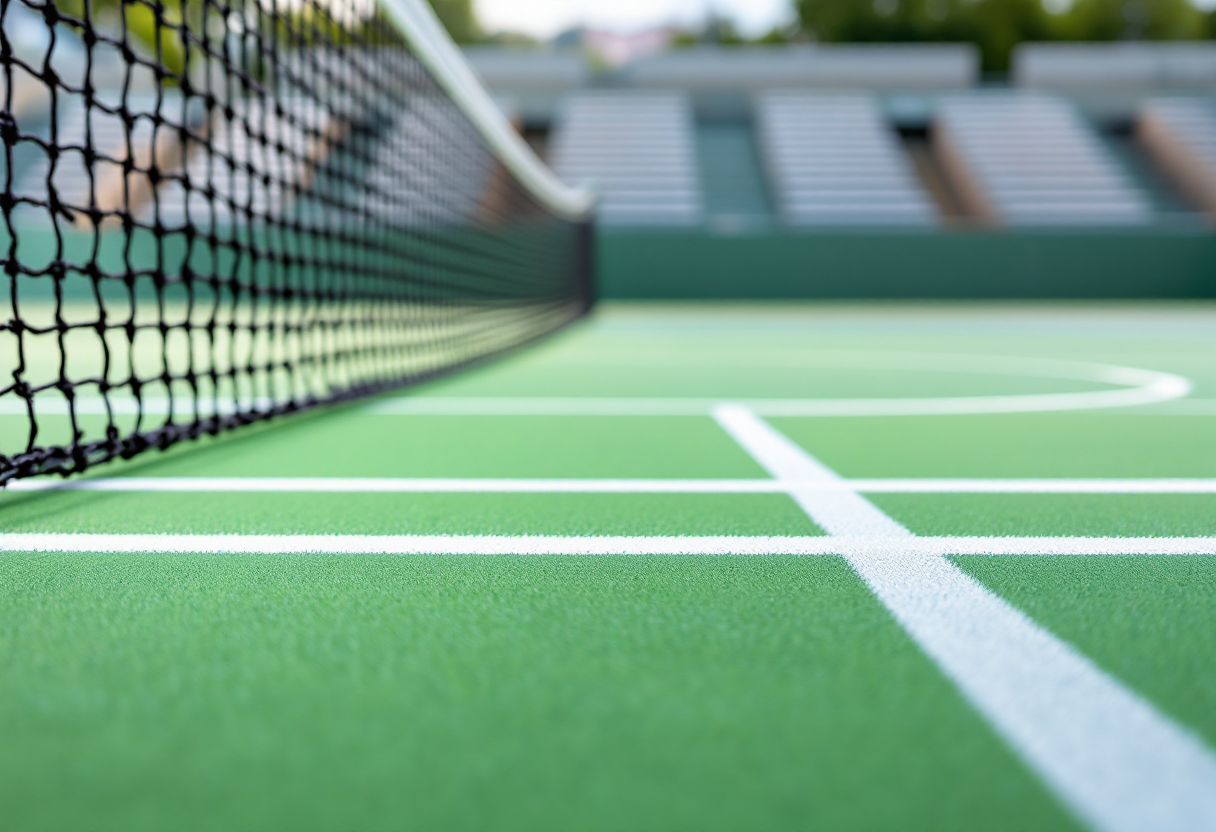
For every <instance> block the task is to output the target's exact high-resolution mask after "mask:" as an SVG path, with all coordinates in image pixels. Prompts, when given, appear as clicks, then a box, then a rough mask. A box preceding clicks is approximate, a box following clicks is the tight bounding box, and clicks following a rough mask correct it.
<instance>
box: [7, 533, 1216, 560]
mask: <svg viewBox="0 0 1216 832" xmlns="http://www.w3.org/2000/svg"><path fill="white" fill-rule="evenodd" d="M893 546H895V547H896V548H898V550H899V552H901V553H903V554H906V555H908V556H909V557H945V556H950V555H994V556H995V555H1003V556H1008V555H1012V556H1019V555H1025V556H1030V555H1036V556H1049V557H1057V556H1060V557H1067V556H1079V555H1094V556H1128V555H1131V556H1165V555H1198V556H1208V557H1212V556H1216V537H912V538H906V537H901V538H896V539H895V540H894V542H893V540H892V539H891V538H882V537H842V536H832V537H813V536H805V537H733V536H709V537H601V536H582V537H565V536H554V535H328V534H314V535H298V534H282V535H278V534H252V535H244V534H60V533H41V532H29V533H26V532H12V533H0V552H68V553H80V554H89V553H92V554H138V553H143V552H147V553H166V554H189V555H212V554H249V555H276V554H282V555H307V554H317V555H342V554H350V555H574V556H578V555H689V556H713V555H734V556H749V555H756V556H767V555H795V556H818V555H843V556H845V557H869V556H874V555H881V554H884V553H889V552H890V551H891V549H892V547H893Z"/></svg>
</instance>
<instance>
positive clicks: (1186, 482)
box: [6, 477, 1216, 494]
mask: <svg viewBox="0 0 1216 832" xmlns="http://www.w3.org/2000/svg"><path fill="white" fill-rule="evenodd" d="M6 490H7V491H9V492H18V491H113V492H123V491H127V492H149V491H151V492H156V491H159V492H216V493H223V492H231V493H256V492H262V493H268V494H269V493H285V494H288V493H310V492H312V493H325V494H426V493H434V494H795V493H800V492H824V491H841V492H848V493H855V492H861V493H865V494H1216V479H857V480H846V479H841V478H839V477H833V478H827V477H823V478H820V479H815V480H807V479H788V480H784V479H782V480H775V479H763V480H744V479H735V480H710V479H706V480H670V479H430V478H393V477H384V478H374V477H371V478H369V477H115V478H109V477H98V478H95V479H80V480H52V479H31V480H18V481H16V482H12V483H9V484H8V486H7V488H6Z"/></svg>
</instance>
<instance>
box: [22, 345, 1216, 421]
mask: <svg viewBox="0 0 1216 832" xmlns="http://www.w3.org/2000/svg"><path fill="white" fill-rule="evenodd" d="M844 357H845V358H847V357H848V356H847V355H846V356H844ZM879 358H881V357H880V356H870V357H869V358H868V360H869V361H871V362H874V366H878V367H883V366H887V367H906V357H903V358H901V357H900V356H890V357H888V358H886V359H883V360H878V359H879ZM924 358H925V357H924V356H921V357H919V358H916V362H914V364H915V363H917V362H921V361H923V359H924ZM935 360H936V362H937V363H938V364H939V365H940V366H942V367H943V368H945V369H947V370H951V369H953V370H957V369H959V368H960V367H961V368H964V369H965V370H966V371H968V372H981V371H983V372H987V373H990V374H997V375H1015V376H1025V377H1032V378H1052V379H1069V380H1074V381H1084V382H1088V383H1098V384H1109V385H1112V386H1115V387H1116V388H1118V389H1114V390H1091V391H1087V392H1075V393H1031V394H1025V395H1012V396H949V397H939V398H902V399H893V398H864V399H857V398H850V399H756V400H750V401H746V402H743V403H744V404H746V405H747V406H748V407H749V408H750V409H751V410H752V411H753V412H755V413H758V414H761V415H764V416H942V415H960V414H984V413H989V414H992V413H1046V412H1057V411H1070V410H1095V409H1106V408H1125V407H1136V406H1141V405H1151V404H1160V403H1162V402H1170V401H1174V400H1176V399H1181V398H1184V397H1185V396H1187V395H1189V394H1190V392H1191V390H1192V384H1191V382H1190V381H1189V380H1188V379H1186V378H1183V377H1182V376H1179V375H1175V374H1173V373H1164V372H1159V371H1157V370H1145V369H1140V368H1136V367H1120V366H1116V365H1112V364H1098V363H1091V362H1079V361H1055V360H1048V359H1025V358H1008V357H1000V356H938V357H937V358H936V359H935ZM845 363H846V364H847V363H848V362H847V361H846V362H845ZM921 369H924V367H921ZM170 403H171V402H170V399H169V398H167V397H163V396H160V397H153V396H149V397H145V398H144V399H143V400H142V402H137V401H136V400H135V399H133V398H131V397H129V396H128V397H123V396H120V395H118V394H114V395H112V396H111V400H110V404H109V410H107V404H106V401H105V400H104V399H103V398H101V397H99V396H80V397H78V398H77V399H76V400H75V409H76V412H77V414H79V415H94V416H97V415H106V414H107V413H108V412H113V413H115V414H118V415H133V414H136V413H139V412H142V413H144V414H145V415H152V416H159V415H167V414H168V412H169V406H170ZM719 403H720V399H706V398H544V397H541V398H511V397H500V398H499V397H492V398H459V397H442V396H441V397H403V398H395V399H388V400H384V401H379V402H374V403H372V404H370V405H368V406H367V407H365V408H364V409H363V410H362V411H361V412H363V413H369V414H374V415H384V416H391V415H395V416H706V415H709V414H710V413H711V412H712V411H713V409H714V407H715V406H717V405H718V404H719ZM175 406H176V412H177V414H178V415H179V416H180V417H181V418H191V415H192V413H193V412H194V410H193V409H194V408H195V407H198V408H199V415H200V416H208V415H211V408H212V403H211V402H209V401H207V400H201V401H197V402H196V401H194V398H193V397H192V396H186V395H183V396H181V397H179V398H178V399H176V400H175ZM274 406H275V402H274V401H273V400H271V399H265V398H261V399H246V400H242V401H241V402H240V407H241V409H255V410H270V409H272V408H273V407H274ZM218 407H219V412H221V413H223V414H230V413H233V412H235V411H236V406H235V405H233V403H231V402H228V401H223V400H221V401H220V402H219V403H218ZM26 412H27V411H26V404H25V402H24V401H21V400H18V399H15V398H14V397H7V398H4V399H0V416H25V415H26ZM37 412H38V414H39V415H40V416H51V415H65V414H67V413H68V407H67V402H66V401H65V400H64V399H63V398H62V397H61V396H59V395H49V394H48V395H44V396H41V397H39V398H38V399H37Z"/></svg>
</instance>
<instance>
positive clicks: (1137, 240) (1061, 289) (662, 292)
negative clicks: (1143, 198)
mask: <svg viewBox="0 0 1216 832" xmlns="http://www.w3.org/2000/svg"><path fill="white" fill-rule="evenodd" d="M597 245H598V259H599V295H600V297H602V298H604V299H621V300H623V299H652V298H653V299H660V298H661V299H680V298H722V299H750V298H754V299H779V298H1201V297H1202V298H1209V297H1216V234H1214V233H1212V232H1211V231H1208V230H1205V229H1184V230H1161V229H1145V230H1135V229H1132V230H1118V231H1110V230H1100V231H1072V230H1070V231H1038V232H1028V231H1019V232H1009V233H1001V232H990V231H985V232H979V231H975V232H961V231H959V232H946V233H942V232H937V231H935V232H926V233H919V232H882V231H875V232H862V231H858V232H836V233H830V234H829V233H822V234H821V233H805V234H795V233H782V232H776V231H774V232H760V233H755V234H746V235H735V236H728V235H720V234H714V233H712V232H710V231H705V230H689V231H662V232H659V231H651V230H626V229H601V230H600V232H599V236H598V240H597Z"/></svg>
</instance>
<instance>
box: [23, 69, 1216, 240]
mask: <svg viewBox="0 0 1216 832" xmlns="http://www.w3.org/2000/svg"><path fill="white" fill-rule="evenodd" d="M157 100H158V98H157V97H156V96H147V97H146V100H145V99H143V98H140V97H139V96H133V97H131V98H129V99H128V102H127V104H128V108H131V109H135V110H138V109H139V108H140V107H143V108H144V110H145V113H144V117H141V118H136V119H135V121H134V122H133V125H132V126H131V127H130V128H128V127H126V126H125V125H124V123H123V122H122V120H121V119H120V118H118V117H117V116H106V115H105V114H104V113H98V112H93V113H92V114H91V116H90V120H89V123H88V124H87V125H86V123H85V117H84V109H83V108H82V107H73V102H70V101H66V102H61V110H62V113H61V116H60V118H59V119H58V120H57V127H56V130H57V131H58V135H57V139H56V141H57V143H58V144H59V145H60V146H61V147H67V148H78V149H77V150H72V149H69V150H66V151H65V152H62V153H60V154H59V156H58V158H57V159H56V160H55V162H54V166H53V167H52V164H51V160H50V159H49V158H48V157H47V156H46V155H45V154H35V155H34V157H33V158H32V159H28V160H26V162H25V163H23V164H21V165H20V168H19V170H18V169H16V166H15V170H14V175H13V181H14V192H15V194H16V195H17V196H18V197H23V198H25V199H27V200H28V203H18V208H17V210H16V214H17V215H18V216H17V218H18V220H19V221H22V222H39V221H41V222H50V221H51V220H52V217H51V216H50V214H49V212H48V211H47V210H46V209H45V208H39V207H38V205H39V204H40V203H45V201H46V200H45V194H46V189H47V186H48V183H52V184H53V185H54V187H55V188H56V190H57V192H58V194H59V197H60V199H61V200H62V201H63V202H64V207H65V208H66V209H67V210H66V212H65V214H64V216H69V215H70V216H72V217H73V219H74V221H75V222H76V223H77V224H78V225H84V226H87V225H88V213H89V211H90V209H91V210H93V211H96V212H100V213H102V214H107V213H108V214H111V215H112V214H113V212H114V211H115V210H116V209H118V208H120V207H122V206H123V205H124V204H128V205H129V207H130V211H131V213H132V214H133V215H134V216H135V217H137V219H138V220H139V221H140V222H141V223H145V224H148V225H153V224H156V223H159V224H160V225H161V226H162V227H166V228H170V229H172V228H178V227H183V226H185V225H188V224H200V223H201V224H207V223H222V222H225V221H227V220H229V219H231V217H232V216H233V215H234V214H238V213H239V214H242V215H245V216H251V217H261V218H264V219H267V220H274V219H275V218H277V217H281V216H284V215H286V214H289V213H291V214H293V215H295V216H299V217H302V218H307V217H312V218H313V219H315V220H316V221H318V222H323V221H324V212H325V210H326V208H325V206H326V205H333V204H335V203H338V204H341V205H343V206H348V207H349V201H350V200H351V199H359V200H360V201H361V202H360V204H359V205H358V206H356V207H358V208H360V209H363V210H364V212H365V214H366V216H368V218H369V219H374V218H378V217H384V216H389V215H397V216H402V215H405V216H409V215H417V216H418V217H419V219H420V220H425V221H427V222H450V223H454V224H459V223H461V222H463V221H466V220H468V219H470V218H472V217H473V216H475V215H477V213H478V212H479V211H482V212H484V211H485V210H487V205H488V204H490V203H491V202H492V200H493V191H494V181H495V177H494V173H495V171H494V168H493V165H492V160H491V159H490V158H489V156H488V155H487V156H486V157H485V164H484V165H481V166H472V167H470V166H468V165H462V166H461V167H460V169H459V170H456V169H452V170H443V171H428V170H427V169H426V168H425V167H419V166H416V165H412V164H405V162H407V161H408V160H409V158H410V157H411V155H412V154H414V153H416V152H417V151H418V150H419V149H420V148H425V147H427V146H435V145H443V144H444V143H445V142H446V141H448V140H447V139H446V138H445V136H447V135H449V134H451V133H452V132H453V131H451V130H449V129H447V127H448V126H447V125H446V124H445V121H446V119H448V118H452V117H453V114H452V113H450V112H445V111H444V109H443V108H442V107H437V106H432V105H431V104H430V102H429V101H428V99H427V97H426V96H425V95H421V94H420V95H419V96H418V98H417V100H416V101H415V106H413V107H412V108H410V109H409V110H408V111H406V112H402V113H396V114H392V115H391V116H385V115H384V114H378V115H377V118H378V119H379V122H380V123H378V124H375V125H372V126H373V127H374V130H375V132H376V134H377V135H378V136H379V138H378V139H377V143H376V144H375V145H374V146H373V147H370V148H369V147H366V146H365V147H362V148H361V149H360V154H359V155H360V159H359V160H358V163H359V165H360V166H361V167H362V168H363V169H364V170H365V171H366V175H363V174H360V176H363V178H362V179H360V180H359V185H360V186H361V187H360V188H359V189H358V191H357V194H356V191H355V190H354V189H352V188H350V187H349V185H350V181H349V180H350V173H349V172H350V171H351V170H352V169H353V168H352V167H351V166H350V165H349V164H347V165H342V164H336V165H330V164H328V162H329V157H330V156H331V155H340V154H341V152H342V145H343V140H344V136H345V135H346V134H347V132H348V131H350V130H351V128H352V126H353V123H354V120H356V119H357V118H360V117H362V116H359V115H357V114H354V113H349V114H342V113H330V114H328V121H323V122H316V119H317V118H318V117H320V116H318V115H317V114H316V113H315V112H313V111H312V110H310V109H309V108H308V107H306V106H300V107H296V106H294V104H293V102H294V99H293V98H292V97H290V96H288V97H285V98H283V99H282V101H281V102H280V103H281V107H280V108H279V112H280V113H281V115H276V114H275V113H273V112H269V111H268V112H261V110H260V109H259V107H260V105H259V103H258V102H257V101H256V100H251V101H249V102H246V103H244V104H241V105H240V106H238V107H237V108H236V110H235V117H234V118H232V119H230V120H228V121H226V122H222V123H221V122H216V123H213V124H210V125H206V126H205V127H204V126H203V125H202V124H201V122H199V123H198V124H196V125H195V126H196V128H197V129H198V130H199V131H200V132H207V133H208V134H209V135H210V136H211V137H212V143H211V148H210V150H209V151H204V150H203V149H201V148H200V147H196V146H192V145H189V144H188V145H187V146H181V145H179V144H178V135H177V132H176V131H174V130H171V129H160V130H158V131H154V130H153V129H152V126H153V123H154V122H159V123H162V124H163V123H165V122H170V123H182V122H184V121H191V120H195V121H197V120H198V119H199V114H188V113H182V112H181V110H182V102H181V100H180V98H175V97H174V95H172V94H163V95H161V96H160V98H159V100H160V104H159V107H160V108H161V110H160V112H159V113H157V112H155V109H156V107H157V106H158V105H157V103H156V102H157ZM29 121H30V120H29V119H27V120H26V123H27V124H28V123H29ZM752 124H753V131H754V145H755V148H756V153H757V156H758V162H759V164H760V167H761V168H762V170H763V171H764V177H765V179H766V180H767V186H768V192H769V197H770V200H771V203H772V206H773V209H774V212H775V214H776V216H777V218H778V220H779V222H780V223H781V224H783V225H786V226H789V227H802V228H806V227H842V226H857V227H864V226H871V227H874V226H884V227H886V226H889V227H898V226H902V227H922V228H928V227H933V226H936V225H938V224H940V223H942V222H943V214H942V211H941V207H942V205H941V202H940V199H939V197H937V196H935V195H933V194H931V193H930V191H929V188H928V187H927V183H926V182H925V180H924V177H923V176H922V175H921V174H920V173H918V171H917V170H916V169H915V167H914V165H913V164H912V162H911V160H910V158H909V155H908V153H907V152H906V150H905V147H904V145H903V142H902V141H901V139H900V136H899V134H898V133H897V132H896V131H895V129H894V128H893V127H892V126H891V125H890V124H889V123H888V121H887V118H886V116H885V115H884V113H883V111H882V110H881V108H880V106H879V99H878V98H877V97H876V96H871V95H866V94H861V93H852V94H828V93H820V92H808V91H784V92H783V91H770V92H763V93H760V94H758V95H757V96H756V97H755V98H754V99H753V119H752ZM251 125H252V126H254V128H255V129H256V134H255V135H252V136H251V135H249V133H248V132H247V130H248V129H249V128H250V126H251ZM23 126H24V125H23ZM368 126H369V125H367V124H364V125H362V127H363V128H365V129H362V130H360V131H359V132H360V134H361V135H366V134H367V129H366V128H367V127H368ZM1136 126H1137V133H1138V138H1139V140H1140V144H1141V146H1142V148H1143V149H1144V150H1145V151H1146V152H1147V154H1148V155H1149V156H1150V157H1151V158H1152V159H1153V160H1154V161H1155V163H1156V166H1157V167H1158V168H1159V170H1160V171H1161V172H1163V173H1164V174H1165V175H1166V176H1167V177H1168V178H1170V179H1172V180H1173V181H1174V182H1175V183H1176V184H1177V188H1178V190H1179V191H1181V192H1183V193H1185V194H1186V195H1187V196H1188V197H1189V200H1190V202H1191V203H1193V204H1194V205H1195V206H1196V207H1197V208H1198V209H1200V210H1202V211H1205V212H1207V213H1209V214H1211V215H1213V216H1216V108H1214V107H1213V106H1212V103H1211V102H1210V101H1209V100H1207V99H1203V98H1196V97H1192V98H1151V99H1147V100H1146V101H1145V102H1144V104H1143V105H1142V107H1141V110H1140V113H1139V116H1138V118H1137V125H1136ZM86 128H87V129H86ZM456 132H459V131H456ZM87 136H91V139H90V140H89V141H86V137H87ZM930 142H931V148H932V152H933V156H934V158H935V160H936V166H937V168H938V170H940V172H941V174H942V176H943V178H944V180H945V181H946V183H947V185H948V187H949V191H950V193H951V194H952V195H953V197H954V200H955V201H956V202H957V204H958V206H959V207H961V209H962V214H963V216H964V217H966V218H968V219H969V220H970V221H972V222H973V223H975V224H980V225H988V226H1014V227H1035V226H1135V225H1148V224H1151V223H1153V222H1154V221H1155V219H1156V214H1155V211H1154V208H1153V205H1152V204H1151V200H1150V199H1149V196H1148V195H1147V194H1145V193H1143V192H1142V190H1141V188H1140V186H1139V185H1138V184H1137V183H1136V182H1134V181H1132V179H1131V178H1130V177H1129V176H1128V174H1127V171H1126V170H1125V168H1124V167H1123V166H1122V165H1120V164H1119V162H1118V161H1117V160H1116V159H1115V158H1114V157H1113V156H1112V154H1111V152H1110V150H1109V148H1108V146H1107V145H1106V144H1104V143H1103V141H1102V140H1101V139H1100V137H1099V135H1098V133H1097V130H1096V128H1095V127H1093V126H1092V125H1091V124H1090V123H1089V122H1088V121H1087V120H1086V119H1085V118H1084V117H1083V116H1082V115H1081V114H1080V113H1079V112H1078V111H1077V109H1076V108H1075V107H1074V105H1073V104H1072V103H1070V102H1069V101H1067V100H1066V99H1064V98H1062V97H1056V96H1052V95H1049V94H1046V93H1041V92H1012V93H1011V92H1002V93H988V94H979V93H957V94H950V95H947V96H944V97H943V98H942V99H941V101H940V102H939V103H938V105H937V108H936V115H935V117H934V119H933V122H932V129H931V131H930ZM468 150H469V151H470V152H469V153H468V154H465V155H464V156H463V157H462V158H470V157H471V156H472V155H473V153H472V151H473V149H472V148H469V149H468ZM548 153H549V161H550V163H551V164H552V165H553V166H554V168H555V169H556V170H557V172H558V174H559V175H560V176H562V177H563V178H565V179H566V180H568V181H570V182H573V183H580V182H586V181H591V182H593V183H594V184H595V185H596V186H597V187H598V189H599V193H600V211H599V215H598V216H599V221H600V222H601V223H602V224H605V225H616V226H656V227H693V226H699V225H702V224H704V223H706V222H707V221H708V220H709V217H708V216H707V209H706V198H705V194H704V193H703V184H702V183H703V174H704V168H703V165H704V164H705V160H703V159H702V158H701V157H700V154H699V144H698V125H697V120H696V116H695V113H694V106H693V102H692V98H691V96H690V95H689V94H688V93H686V92H677V91H665V92H658V91H654V92H650V91H582V92H578V93H574V94H571V95H568V96H566V98H565V100H564V101H563V103H562V105H561V106H560V108H559V110H558V115H557V118H556V120H555V123H554V126H553V130H552V134H551V137H550V141H549V145H548ZM93 154H95V155H96V157H97V161H95V162H94V163H93V166H92V168H91V169H90V168H89V167H87V166H86V164H85V158H86V156H87V155H93ZM127 159H131V160H132V161H133V162H134V165H133V168H134V172H132V173H128V174H127V175H126V176H125V177H124V175H123V169H124V165H123V163H124V160H127ZM153 166H155V167H156V168H157V170H158V173H159V176H158V177H156V179H158V180H160V184H159V185H157V186H155V187H154V186H153V185H152V182H153V178H152V177H149V176H148V175H147V173H148V171H149V170H150V169H151V168H152V167H153ZM335 171H337V173H338V174H339V175H338V176H333V175H331V174H332V173H334V172H335ZM343 171H346V180H345V181H343V178H342V176H341V175H340V174H341V173H342V172H343ZM390 180H391V181H390ZM208 193H214V194H215V195H216V196H217V197H218V198H217V199H210V198H208V197H207V196H206V194H208ZM390 194H391V196H390ZM308 211H314V212H316V213H312V214H308V213H307V212H308Z"/></svg>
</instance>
